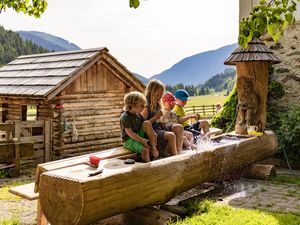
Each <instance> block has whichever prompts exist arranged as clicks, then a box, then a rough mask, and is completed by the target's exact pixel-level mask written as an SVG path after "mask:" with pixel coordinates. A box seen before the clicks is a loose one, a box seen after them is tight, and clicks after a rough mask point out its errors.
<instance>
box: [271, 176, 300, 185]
mask: <svg viewBox="0 0 300 225" xmlns="http://www.w3.org/2000/svg"><path fill="white" fill-rule="evenodd" d="M269 180H270V181H272V182H275V183H290V184H298V185H300V177H299V176H276V177H270V178H269Z"/></svg>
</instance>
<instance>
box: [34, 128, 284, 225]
mask: <svg viewBox="0 0 300 225" xmlns="http://www.w3.org/2000/svg"><path fill="white" fill-rule="evenodd" d="M277 145H278V142H277V138H276V136H275V135H274V134H273V133H272V132H266V134H265V135H263V136H259V137H250V138H247V139H243V140H240V141H237V142H232V143H227V144H223V145H219V146H212V147H211V148H210V149H207V150H206V151H200V150H199V151H188V152H186V153H183V154H181V155H176V156H172V157H168V158H163V159H160V160H156V161H152V162H149V163H135V164H132V165H128V164H124V162H123V161H122V160H120V159H111V160H107V161H106V164H105V165H104V170H103V173H102V174H100V175H98V176H93V177H89V176H88V173H89V172H91V171H94V170H95V169H94V168H91V167H89V166H87V165H84V164H81V165H75V166H73V167H68V168H64V169H58V170H53V171H49V172H45V173H43V174H42V175H41V178H40V201H41V206H42V209H43V211H44V213H45V215H46V217H47V219H48V220H49V221H50V223H51V224H52V225H66V224H68V225H72V224H90V223H93V222H96V221H98V220H100V219H104V218H107V217H110V216H113V215H116V214H119V213H121V212H126V211H129V210H132V209H135V208H139V207H144V206H147V205H151V204H163V203H165V202H167V201H168V200H170V199H171V198H173V197H174V196H176V195H178V194H179V193H181V192H184V191H186V190H189V189H190V188H192V187H194V186H196V185H199V184H201V183H204V182H207V181H210V180H213V179H216V178H217V177H219V176H220V175H221V174H223V173H228V172H232V171H234V170H235V169H238V168H241V167H242V166H246V165H249V164H251V163H253V162H255V161H259V160H262V159H265V158H268V157H270V156H272V155H274V154H275V153H276V151H277Z"/></svg>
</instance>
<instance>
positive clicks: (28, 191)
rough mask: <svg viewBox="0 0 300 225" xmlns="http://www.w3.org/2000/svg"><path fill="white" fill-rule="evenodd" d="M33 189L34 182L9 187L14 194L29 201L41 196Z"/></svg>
mask: <svg viewBox="0 0 300 225" xmlns="http://www.w3.org/2000/svg"><path fill="white" fill-rule="evenodd" d="M33 190H34V182H32V183H29V184H24V185H20V186H16V187H12V188H10V189H9V192H10V193H12V194H14V195H17V196H20V197H22V198H25V199H27V200H29V201H32V200H36V199H38V198H39V194H38V193H35V192H34V191H33Z"/></svg>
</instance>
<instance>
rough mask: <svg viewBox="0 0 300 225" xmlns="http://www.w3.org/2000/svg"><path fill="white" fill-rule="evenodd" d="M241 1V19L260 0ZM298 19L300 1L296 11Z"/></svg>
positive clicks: (298, 18) (299, 18)
mask: <svg viewBox="0 0 300 225" xmlns="http://www.w3.org/2000/svg"><path fill="white" fill-rule="evenodd" d="M239 1H240V7H239V8H240V14H239V21H241V20H242V19H243V18H245V17H247V16H248V15H249V12H250V10H251V9H252V8H253V6H255V5H256V4H258V3H259V1H260V0H239ZM295 16H296V20H297V21H300V3H299V2H298V4H297V11H296V15H295Z"/></svg>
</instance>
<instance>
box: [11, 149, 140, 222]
mask: <svg viewBox="0 0 300 225" xmlns="http://www.w3.org/2000/svg"><path fill="white" fill-rule="evenodd" d="M90 155H95V156H98V157H100V158H101V159H109V158H123V159H125V158H134V157H136V153H132V152H131V151H129V150H128V149H125V148H123V147H119V148H114V149H109V150H105V151H100V152H96V153H91V154H87V155H82V156H77V157H72V158H67V159H62V160H57V161H52V162H47V163H42V164H39V165H37V168H36V175H35V182H32V183H29V184H24V185H20V186H16V187H12V188H10V189H9V192H10V193H12V194H15V195H17V196H20V197H22V198H24V199H27V200H29V201H33V200H37V225H48V221H47V219H46V217H45V216H44V214H43V210H42V209H41V206H40V201H39V193H38V192H39V180H40V175H41V174H42V173H44V172H47V171H52V170H58V169H63V168H68V167H71V166H75V165H80V164H85V163H87V162H88V161H89V156H90Z"/></svg>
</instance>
